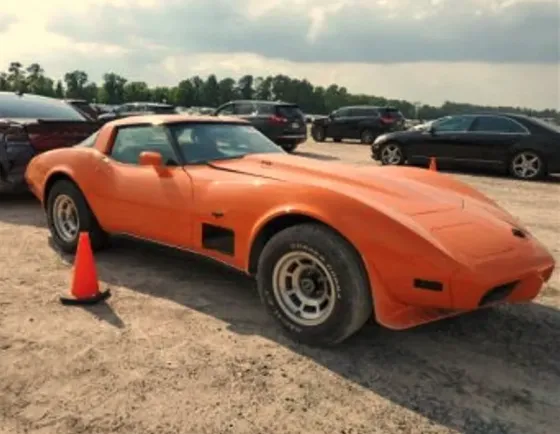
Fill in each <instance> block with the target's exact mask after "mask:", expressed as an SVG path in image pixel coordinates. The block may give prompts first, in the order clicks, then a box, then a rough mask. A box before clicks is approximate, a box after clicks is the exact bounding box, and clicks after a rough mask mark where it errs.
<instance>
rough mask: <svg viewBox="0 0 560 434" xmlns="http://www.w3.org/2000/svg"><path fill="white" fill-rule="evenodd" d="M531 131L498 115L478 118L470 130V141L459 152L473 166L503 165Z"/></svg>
mask: <svg viewBox="0 0 560 434" xmlns="http://www.w3.org/2000/svg"><path fill="white" fill-rule="evenodd" d="M528 134H530V133H529V131H528V130H527V129H526V128H525V127H524V126H523V125H521V124H520V123H518V122H516V121H514V120H512V119H510V118H507V117H504V116H498V115H481V116H477V117H476V119H475V121H474V122H473V124H472V126H471V128H470V129H469V133H468V135H469V137H470V140H469V142H468V143H467V144H465V146H462V147H461V149H460V150H459V151H458V152H460V157H461V158H462V159H464V160H465V161H466V162H469V163H471V164H476V165H481V166H486V165H494V166H495V165H502V164H503V162H504V161H507V159H508V156H509V153H508V151H509V149H510V148H511V147H512V146H513V145H515V144H516V143H517V142H519V141H520V140H522V139H523V138H525V137H527V135H528Z"/></svg>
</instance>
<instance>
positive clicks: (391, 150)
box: [379, 143, 405, 166]
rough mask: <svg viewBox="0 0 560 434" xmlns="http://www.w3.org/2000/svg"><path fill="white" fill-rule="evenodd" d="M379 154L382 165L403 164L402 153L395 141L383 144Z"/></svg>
mask: <svg viewBox="0 0 560 434" xmlns="http://www.w3.org/2000/svg"><path fill="white" fill-rule="evenodd" d="M379 154H380V160H381V164H382V165H383V166H400V165H402V164H404V160H405V159H404V153H403V150H402V148H401V147H400V145H398V144H397V143H387V144H386V145H383V147H382V148H381V150H380V152H379Z"/></svg>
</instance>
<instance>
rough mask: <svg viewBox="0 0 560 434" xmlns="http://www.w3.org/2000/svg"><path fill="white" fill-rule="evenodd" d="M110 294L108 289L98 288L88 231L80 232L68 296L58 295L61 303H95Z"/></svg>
mask: <svg viewBox="0 0 560 434" xmlns="http://www.w3.org/2000/svg"><path fill="white" fill-rule="evenodd" d="M110 295H111V292H110V291H109V289H107V290H105V291H100V290H99V282H98V281H97V270H96V268H95V261H94V259H93V251H92V249H91V243H90V240H89V233H87V232H81V233H80V238H79V239H78V249H77V251H76V259H75V260H74V275H73V276H72V287H71V295H70V296H62V297H60V302H61V303H62V304H72V305H77V304H95V303H97V302H99V301H101V300H105V299H106V298H108V297H109V296H110Z"/></svg>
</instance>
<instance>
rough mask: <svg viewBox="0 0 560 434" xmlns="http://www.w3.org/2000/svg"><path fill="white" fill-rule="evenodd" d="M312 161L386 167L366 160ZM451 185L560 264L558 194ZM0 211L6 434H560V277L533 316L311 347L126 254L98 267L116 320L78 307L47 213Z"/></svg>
mask: <svg viewBox="0 0 560 434" xmlns="http://www.w3.org/2000/svg"><path fill="white" fill-rule="evenodd" d="M298 153H299V154H300V155H303V156H306V157H310V158H317V159H323V160H329V159H337V160H343V161H349V162H353V163H363V164H372V165H373V164H375V163H373V162H372V160H371V159H370V158H369V149H368V147H367V146H361V145H356V144H348V143H342V144H335V143H331V142H328V143H322V144H316V143H313V142H308V143H306V144H305V145H303V146H301V148H299V149H298ZM310 164H312V160H311V162H310ZM449 176H457V177H459V178H460V179H462V180H464V181H466V182H467V183H469V184H471V185H472V186H474V187H476V188H478V189H480V190H481V191H482V192H484V193H486V194H488V195H489V196H490V197H491V198H493V199H495V200H496V201H497V202H498V203H499V204H500V205H502V206H504V207H505V208H506V209H507V210H508V211H510V212H511V213H512V214H513V215H515V216H516V217H518V218H519V219H520V220H521V221H522V222H523V223H524V224H526V225H527V226H528V227H529V229H530V230H531V231H532V232H533V234H534V235H535V236H536V237H538V238H539V239H540V240H541V241H542V242H543V243H544V244H545V245H546V246H547V247H548V248H549V250H550V251H551V252H552V253H553V254H554V256H555V258H556V260H557V261H560V178H552V179H550V180H548V181H546V182H523V181H514V180H511V179H507V178H505V177H500V176H495V175H491V174H480V173H476V174H473V173H470V174H458V173H450V174H449ZM0 200H1V202H0V257H1V258H2V265H1V267H0V433H2V434H4V433H10V434H13V433H23V432H28V433H43V432H45V433H46V432H49V433H53V432H56V433H57V434H65V433H79V432H88V433H96V432H127V433H128V432H130V433H137V434H143V433H157V434H165V433H305V434H312V433H332V434H335V433H336V434H358V433H448V432H462V433H481V434H493V433H543V434H544V433H547V434H550V433H552V432H556V431H557V426H558V423H557V422H558V414H559V410H560V360H559V359H558V354H559V353H560V311H559V309H560V273H559V272H558V271H556V272H555V274H554V276H553V277H552V279H551V281H550V282H549V284H548V286H547V287H546V289H545V290H544V291H543V293H542V296H540V297H539V299H538V300H537V302H536V303H534V304H533V305H529V306H526V305H525V306H514V307H502V308H495V309H492V310H488V311H481V312H476V313H474V314H470V315H467V316H464V317H461V318H456V319H452V320H448V321H443V322H440V323H436V324H431V325H428V326H423V327H419V328H417V329H415V330H411V331H406V332H391V331H388V330H385V329H380V328H378V327H375V326H374V325H373V324H372V325H368V326H367V327H366V328H365V329H364V330H363V331H362V332H360V333H359V334H358V335H357V336H355V337H354V338H352V339H350V340H349V341H348V342H347V343H344V344H343V345H341V346H339V347H336V348H334V349H328V350H327V349H310V348H307V347H303V346H298V345H295V344H293V343H292V342H291V341H289V340H288V339H286V338H284V337H283V335H282V334H281V333H280V332H279V330H278V329H277V328H276V326H275V325H274V323H273V322H272V319H271V318H270V317H269V316H268V315H267V314H266V313H265V312H264V310H263V308H262V307H261V304H260V300H259V298H258V294H257V292H256V289H255V285H254V283H253V281H252V280H249V279H248V278H246V277H244V276H241V275H238V274H236V273H235V272H233V271H230V270H227V269H223V268H222V267H221V266H219V265H216V264H214V263H210V262H207V261H204V260H201V259H198V258H193V257H192V256H189V255H186V254H182V253H178V252H174V251H170V250H166V249H163V248H159V247H154V246H150V245H144V244H139V243H132V242H130V241H117V242H116V245H115V247H114V248H113V249H110V250H107V251H105V252H103V253H100V254H99V255H98V256H97V267H98V273H99V277H100V279H101V281H102V284H103V286H108V287H110V288H111V290H112V292H113V297H112V298H111V299H109V300H108V302H107V304H106V305H98V306H95V307H92V308H88V309H82V308H71V307H64V306H62V305H60V304H59V303H58V295H60V294H61V293H64V292H66V291H67V290H68V287H69V279H70V262H69V260H70V259H69V258H68V257H64V256H61V255H60V254H59V253H57V252H56V251H55V250H54V249H53V248H51V247H50V245H49V236H48V230H47V229H46V226H45V218H44V214H43V213H42V211H41V209H40V207H39V205H38V204H37V202H36V201H35V200H34V199H32V198H29V197H17V198H2V199H0ZM372 230H375V228H372ZM481 236H483V234H481ZM555 426H556V428H554V427H555Z"/></svg>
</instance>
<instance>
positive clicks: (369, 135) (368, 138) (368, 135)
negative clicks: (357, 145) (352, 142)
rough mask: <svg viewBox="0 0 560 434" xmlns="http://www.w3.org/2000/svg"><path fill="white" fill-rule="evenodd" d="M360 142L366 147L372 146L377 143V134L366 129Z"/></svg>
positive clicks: (361, 135)
mask: <svg viewBox="0 0 560 434" xmlns="http://www.w3.org/2000/svg"><path fill="white" fill-rule="evenodd" d="M360 141H361V142H362V143H363V144H364V145H371V144H373V142H374V141H375V133H374V132H373V130H371V129H369V128H364V129H363V130H362V132H361V133H360Z"/></svg>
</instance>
